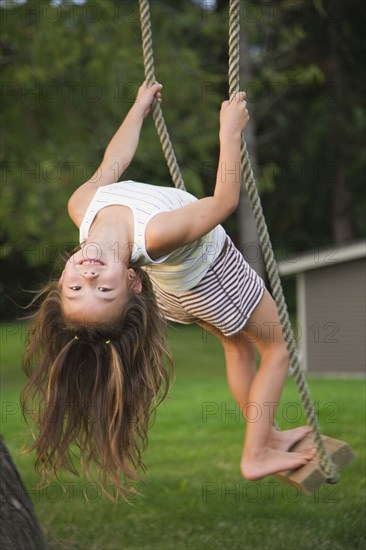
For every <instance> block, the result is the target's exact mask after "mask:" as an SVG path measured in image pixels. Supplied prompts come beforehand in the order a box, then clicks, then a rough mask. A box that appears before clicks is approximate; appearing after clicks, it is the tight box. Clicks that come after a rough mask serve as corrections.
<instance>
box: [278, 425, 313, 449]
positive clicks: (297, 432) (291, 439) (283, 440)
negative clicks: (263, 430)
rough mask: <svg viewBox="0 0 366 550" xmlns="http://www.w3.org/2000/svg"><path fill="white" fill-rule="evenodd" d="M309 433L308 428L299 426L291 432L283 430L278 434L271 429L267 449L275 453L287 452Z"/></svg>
mask: <svg viewBox="0 0 366 550" xmlns="http://www.w3.org/2000/svg"><path fill="white" fill-rule="evenodd" d="M310 432H311V428H310V426H300V427H299V428H294V429H292V430H284V431H283V432H280V431H279V430H276V428H272V431H271V435H270V440H269V443H268V444H269V447H271V449H275V450H276V451H289V450H290V449H291V447H293V446H294V445H295V443H297V442H298V441H301V440H302V439H304V437H306V436H307V435H308V434H309V433H310Z"/></svg>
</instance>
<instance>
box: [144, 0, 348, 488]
mask: <svg viewBox="0 0 366 550" xmlns="http://www.w3.org/2000/svg"><path fill="white" fill-rule="evenodd" d="M139 8H140V20H141V32H142V48H143V57H144V67H145V78H146V81H147V83H148V84H150V85H151V84H152V83H153V82H154V81H155V72H154V56H153V43H152V32H151V18H150V6H149V2H148V0H139ZM229 27H230V30H229V94H230V97H232V96H233V94H235V93H236V92H238V91H239V85H240V82H239V74H240V67H239V61H240V54H239V48H240V0H230V21H229ZM153 118H154V121H155V125H156V129H157V132H158V135H159V138H160V141H161V144H162V147H163V151H164V155H165V158H166V160H167V164H168V167H169V171H170V174H171V177H172V179H173V182H174V185H175V186H176V187H178V188H179V189H185V186H184V181H183V178H182V175H181V172H180V169H179V166H178V163H177V159H176V156H175V154H174V150H173V146H172V143H171V141H170V138H169V134H168V130H167V128H166V125H165V122H164V118H163V114H162V110H161V108H160V105H159V103H158V102H157V101H155V102H154V104H153ZM241 166H242V177H243V180H244V181H245V184H246V188H247V191H248V195H249V199H250V202H251V205H252V209H253V212H254V217H255V220H256V223H257V228H258V234H259V240H260V244H261V248H262V253H263V257H264V262H265V266H266V270H267V273H268V278H269V280H270V284H271V288H272V294H273V298H274V300H275V302H276V305H277V309H278V312H279V317H280V321H281V326H282V331H283V335H284V338H285V341H286V344H287V348H288V352H289V356H290V365H291V366H292V368H293V372H294V377H295V381H296V384H297V386H298V389H299V393H300V397H301V400H302V402H303V405H304V409H305V413H306V417H307V420H308V423H309V425H310V426H311V429H312V433H313V436H314V441H315V444H316V447H317V451H318V454H319V460H320V464H321V467H322V469H323V470H324V472H325V475H326V476H327V481H328V482H330V483H336V482H337V481H338V479H339V474H338V470H337V468H336V466H335V465H334V464H333V462H332V460H331V459H330V457H329V456H328V454H327V452H326V449H325V447H324V443H323V440H322V438H321V431H320V426H319V423H318V420H317V417H316V415H315V411H314V406H313V403H312V400H311V396H310V391H309V388H308V385H307V382H306V379H305V376H304V374H303V371H302V369H301V366H300V362H299V359H298V354H297V348H296V342H295V337H294V334H293V331H292V327H291V323H290V319H289V315H288V311H287V306H286V302H285V299H284V294H283V289H282V284H281V280H280V276H279V272H278V267H277V264H276V261H275V257H274V252H273V248H272V244H271V241H270V237H269V233H268V228H267V225H266V222H265V218H264V215H263V210H262V206H261V202H260V198H259V195H258V191H257V188H256V183H255V178H254V174H253V170H252V167H251V164H250V160H249V156H248V151H247V147H246V143H245V140H244V137H242V147H241Z"/></svg>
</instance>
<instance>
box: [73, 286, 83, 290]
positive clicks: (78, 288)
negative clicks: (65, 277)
mask: <svg viewBox="0 0 366 550" xmlns="http://www.w3.org/2000/svg"><path fill="white" fill-rule="evenodd" d="M70 288H71V290H80V289H81V286H70Z"/></svg>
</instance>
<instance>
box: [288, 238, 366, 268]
mask: <svg viewBox="0 0 366 550" xmlns="http://www.w3.org/2000/svg"><path fill="white" fill-rule="evenodd" d="M364 257H366V241H359V242H355V243H352V244H349V245H347V246H337V245H334V246H333V247H330V248H324V249H322V250H320V249H318V250H317V249H315V250H313V251H312V252H300V253H299V254H298V255H297V256H296V257H295V256H294V257H293V258H290V259H289V260H286V261H284V262H279V263H278V268H279V271H280V274H281V275H292V274H296V273H302V272H304V271H309V270H311V269H320V268H324V267H329V266H332V265H334V264H339V263H342V262H348V261H351V260H358V259H360V258H364Z"/></svg>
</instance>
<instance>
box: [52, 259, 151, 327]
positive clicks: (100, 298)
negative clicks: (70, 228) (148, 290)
mask: <svg viewBox="0 0 366 550" xmlns="http://www.w3.org/2000/svg"><path fill="white" fill-rule="evenodd" d="M59 284H60V287H61V295H62V298H61V301H62V307H63V310H64V314H65V315H66V317H67V318H69V319H71V320H75V321H87V322H93V321H96V322H110V321H113V320H114V319H117V318H118V317H119V316H120V314H121V312H122V309H123V305H124V303H125V301H126V298H127V295H128V293H129V292H130V291H131V290H132V291H134V292H136V293H140V292H141V287H142V284H141V281H140V279H139V278H138V276H137V275H136V273H135V271H134V270H133V269H128V268H127V267H126V265H125V264H124V263H123V262H121V261H115V258H114V257H113V255H111V256H109V255H108V254H107V255H103V261H101V260H99V259H96V258H91V257H89V256H88V257H87V258H86V257H85V256H84V255H83V251H82V250H79V251H78V252H76V253H75V254H74V255H73V256H71V258H70V259H69V260H68V261H67V262H66V265H65V269H64V271H63V273H62V275H61V278H60V281H59Z"/></svg>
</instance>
